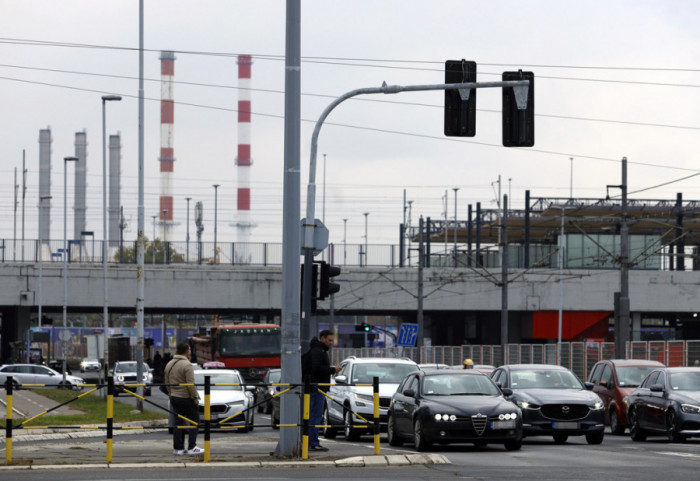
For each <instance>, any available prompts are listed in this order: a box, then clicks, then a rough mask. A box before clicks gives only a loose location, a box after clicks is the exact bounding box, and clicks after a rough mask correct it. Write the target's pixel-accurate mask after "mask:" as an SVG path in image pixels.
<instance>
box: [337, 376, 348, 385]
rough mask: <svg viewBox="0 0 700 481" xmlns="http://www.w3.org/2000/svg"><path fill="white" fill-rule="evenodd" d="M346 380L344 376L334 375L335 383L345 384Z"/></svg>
mask: <svg viewBox="0 0 700 481" xmlns="http://www.w3.org/2000/svg"><path fill="white" fill-rule="evenodd" d="M347 382H348V378H347V377H345V376H336V377H335V383H336V384H345V383H347Z"/></svg>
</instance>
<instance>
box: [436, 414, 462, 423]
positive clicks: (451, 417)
mask: <svg viewBox="0 0 700 481" xmlns="http://www.w3.org/2000/svg"><path fill="white" fill-rule="evenodd" d="M435 420H436V421H456V420H457V416H455V415H454V414H435Z"/></svg>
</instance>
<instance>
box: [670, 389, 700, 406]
mask: <svg viewBox="0 0 700 481" xmlns="http://www.w3.org/2000/svg"><path fill="white" fill-rule="evenodd" d="M672 393H673V397H675V398H676V399H677V400H678V402H680V403H692V404H695V405H699V404H700V391H672Z"/></svg>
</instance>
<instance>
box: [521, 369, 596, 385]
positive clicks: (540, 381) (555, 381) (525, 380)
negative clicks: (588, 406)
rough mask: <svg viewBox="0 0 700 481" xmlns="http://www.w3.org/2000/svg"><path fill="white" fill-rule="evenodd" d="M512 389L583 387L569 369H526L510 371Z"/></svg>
mask: <svg viewBox="0 0 700 481" xmlns="http://www.w3.org/2000/svg"><path fill="white" fill-rule="evenodd" d="M510 377H511V382H510V385H511V387H512V388H513V389H583V385H582V384H581V381H579V380H578V379H577V378H576V376H574V375H573V374H572V373H571V372H569V371H562V370H558V369H531V370H530V369H528V370H524V369H523V370H517V371H511V374H510Z"/></svg>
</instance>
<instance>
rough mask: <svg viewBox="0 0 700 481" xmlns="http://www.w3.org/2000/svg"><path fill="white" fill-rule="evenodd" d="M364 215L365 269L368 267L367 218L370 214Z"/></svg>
mask: <svg viewBox="0 0 700 481" xmlns="http://www.w3.org/2000/svg"><path fill="white" fill-rule="evenodd" d="M362 215H364V216H365V259H364V261H365V267H367V247H368V244H367V216H369V212H365V213H364V214H362Z"/></svg>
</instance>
